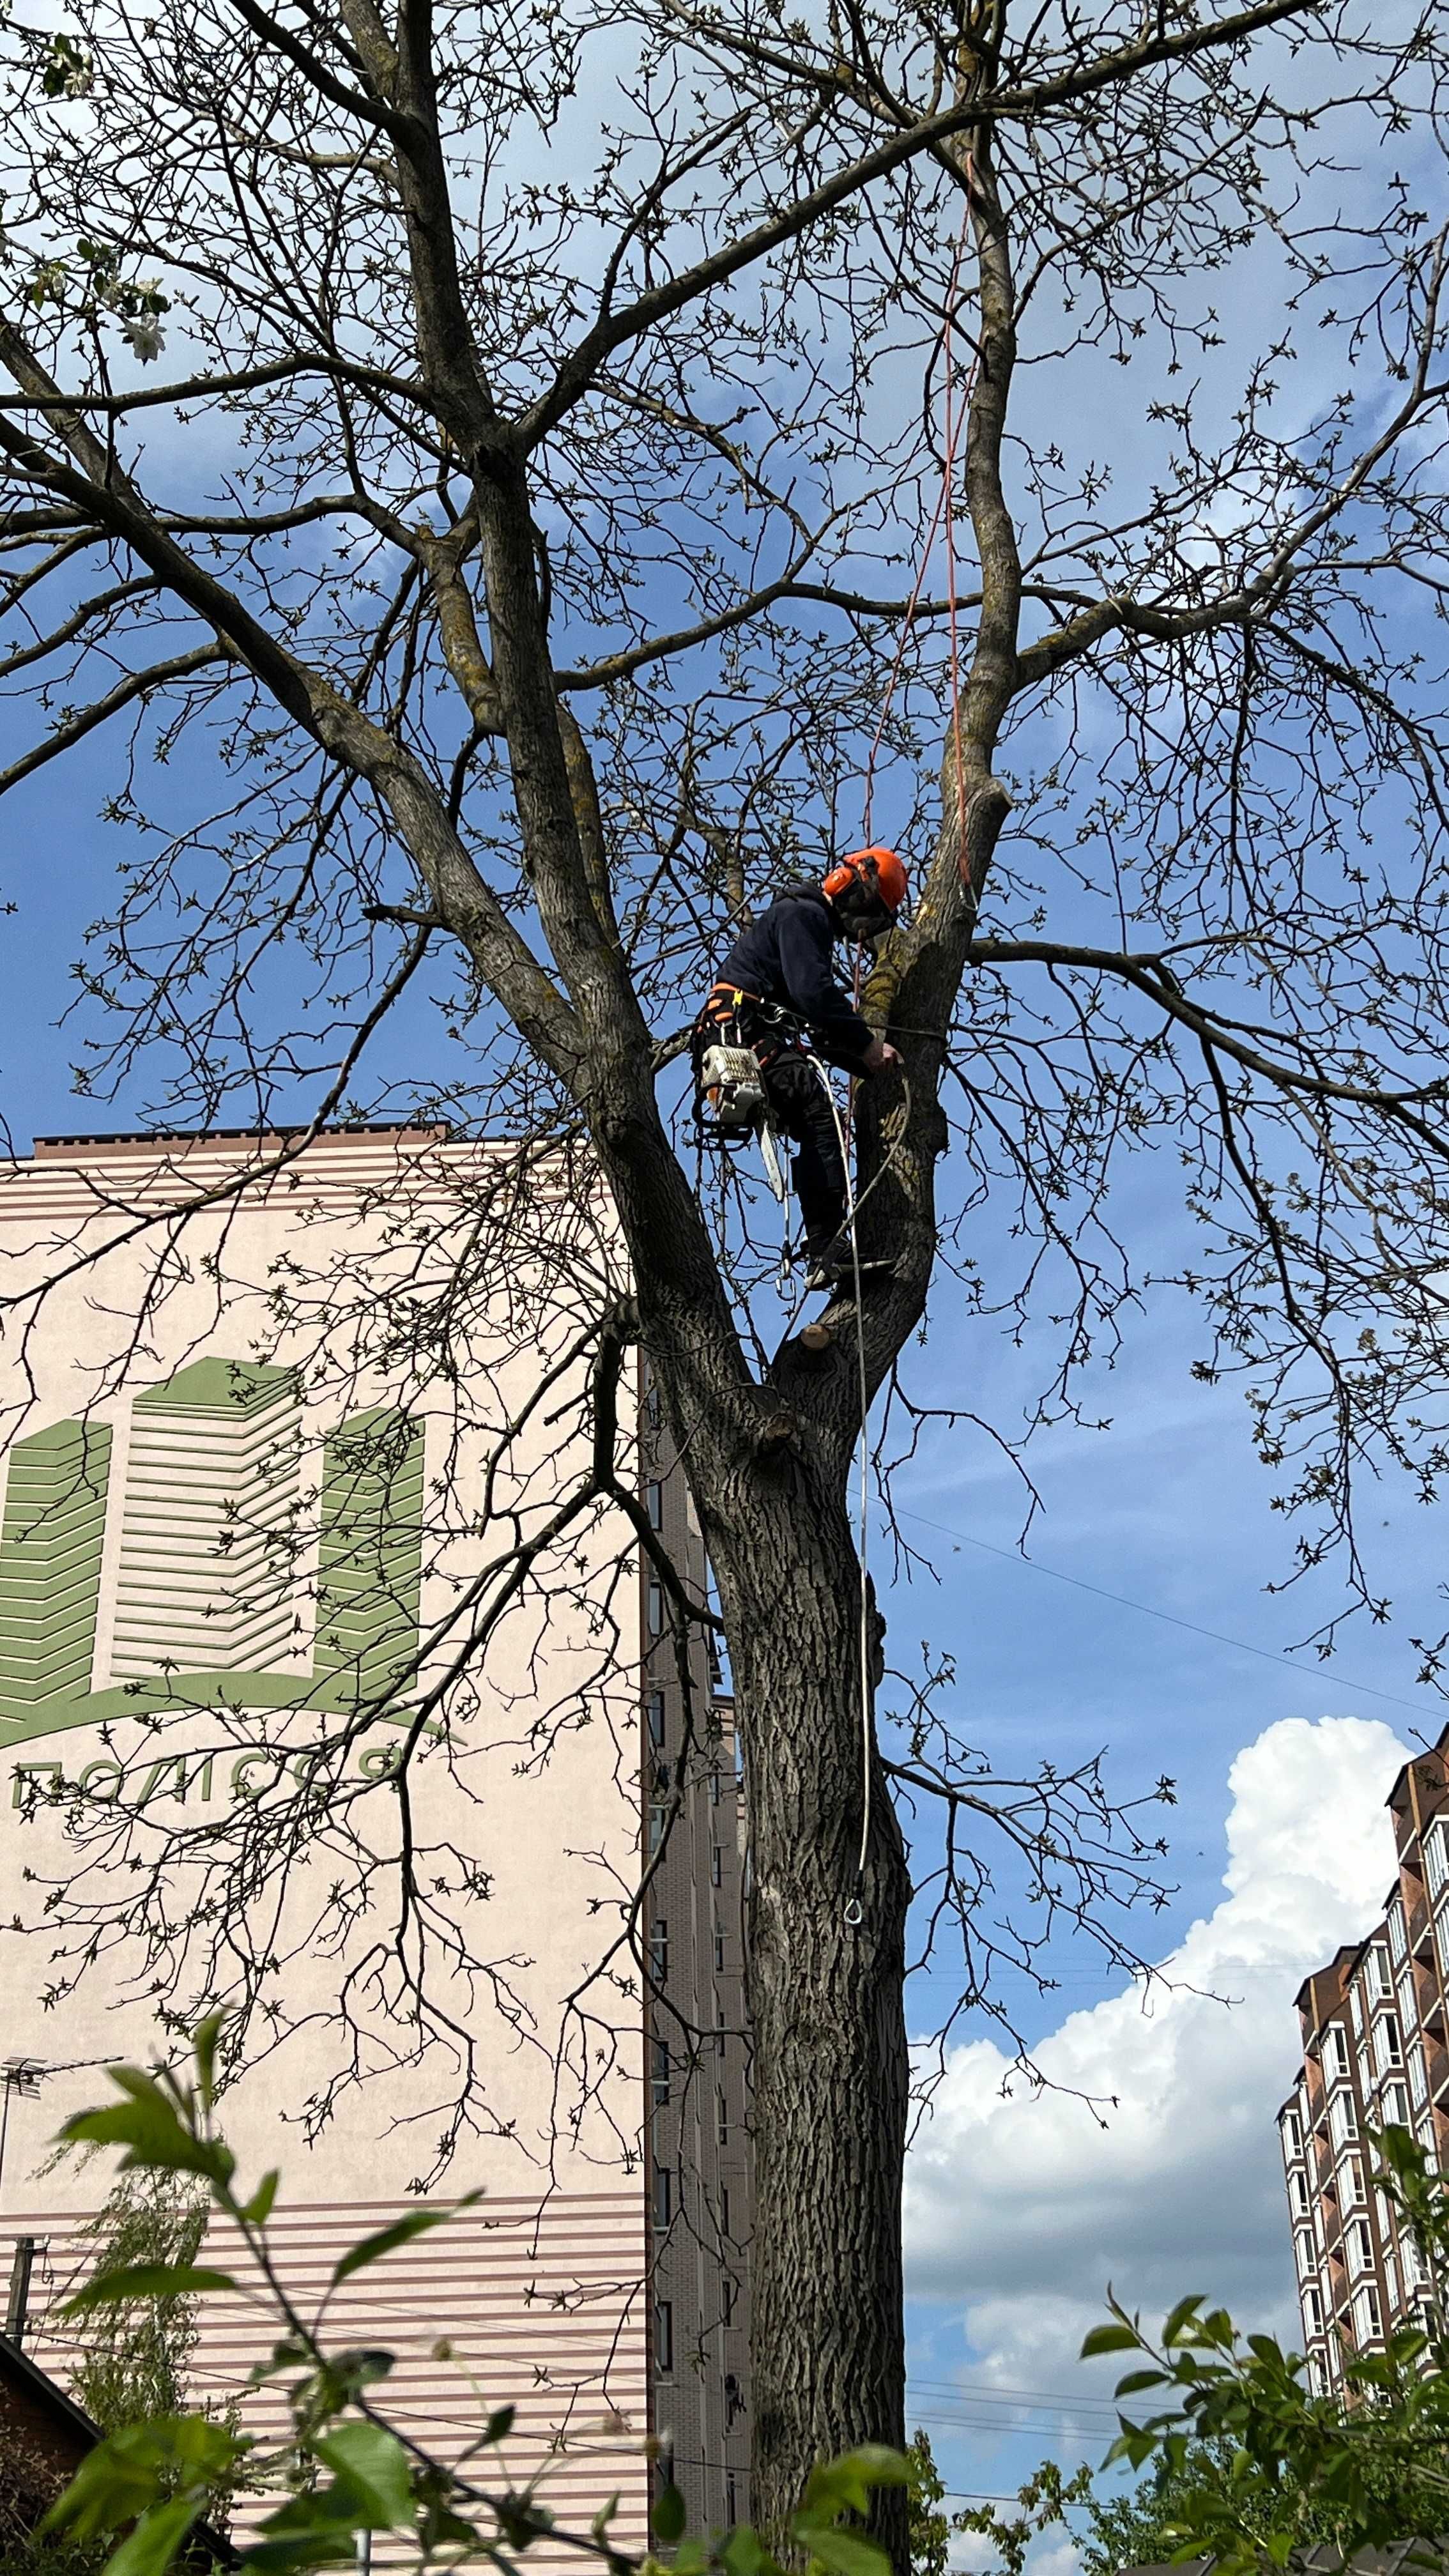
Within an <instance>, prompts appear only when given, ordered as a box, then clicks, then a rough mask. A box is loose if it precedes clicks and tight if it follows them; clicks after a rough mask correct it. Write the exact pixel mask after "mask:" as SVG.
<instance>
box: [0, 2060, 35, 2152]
mask: <svg viewBox="0 0 1449 2576" xmlns="http://www.w3.org/2000/svg"><path fill="white" fill-rule="evenodd" d="M44 2073H45V2069H44V2067H43V2066H40V2065H38V2064H37V2063H36V2060H35V2059H34V2058H33V2057H7V2058H6V2060H5V2063H4V2065H3V2066H0V2183H3V2181H4V2179H5V2141H6V2139H7V2138H8V2136H9V2134H10V2105H11V2103H12V2102H13V2101H14V2099H15V2096H16V2095H17V2093H18V2094H20V2095H21V2096H22V2097H23V2098H24V2099H25V2100H27V2101H28V2100H30V2099H31V2097H32V2096H33V2095H34V2094H36V2093H38V2092H39V2091H40V2079H41V2077H42V2075H43V2074H44Z"/></svg>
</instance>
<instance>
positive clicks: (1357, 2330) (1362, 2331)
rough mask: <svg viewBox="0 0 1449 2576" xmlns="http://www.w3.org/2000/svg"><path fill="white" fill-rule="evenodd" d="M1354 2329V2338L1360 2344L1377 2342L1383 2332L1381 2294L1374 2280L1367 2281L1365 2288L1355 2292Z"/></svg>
mask: <svg viewBox="0 0 1449 2576" xmlns="http://www.w3.org/2000/svg"><path fill="white" fill-rule="evenodd" d="M1353 2331H1354V2340H1355V2342H1356V2343H1359V2344H1366V2343H1373V2342H1375V2341H1376V2340H1377V2338H1378V2336H1379V2335H1380V2334H1381V2332H1382V2327H1381V2325H1380V2323H1379V2294H1378V2291H1377V2290H1376V2288H1375V2287H1374V2284H1373V2282H1372V2281H1365V2283H1364V2285H1363V2288H1362V2289H1361V2290H1358V2291H1356V2292H1355V2294H1354V2302H1353Z"/></svg>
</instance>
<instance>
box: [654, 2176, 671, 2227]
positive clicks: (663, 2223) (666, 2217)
mask: <svg viewBox="0 0 1449 2576" xmlns="http://www.w3.org/2000/svg"><path fill="white" fill-rule="evenodd" d="M673 2215H674V2176H673V2174H672V2173H671V2172H670V2170H669V2167H668V2165H656V2166H655V2168H654V2224H655V2226H656V2227H667V2226H668V2225H669V2222H670V2220H671V2218H672V2217H673Z"/></svg>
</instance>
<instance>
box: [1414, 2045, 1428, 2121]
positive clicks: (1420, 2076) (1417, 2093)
mask: <svg viewBox="0 0 1449 2576" xmlns="http://www.w3.org/2000/svg"><path fill="white" fill-rule="evenodd" d="M1409 2091H1410V2092H1411V2093H1412V2094H1413V2097H1414V2100H1415V2102H1416V2103H1417V2104H1418V2105H1419V2108H1420V2109H1421V2110H1422V2109H1423V2106H1424V2104H1425V2103H1426V2102H1427V2101H1428V2099H1429V2076H1428V2071H1427V2069H1426V2067H1425V2065H1424V2052H1423V2050H1422V2048H1421V2047H1420V2046H1419V2043H1418V2041H1417V2040H1415V2041H1414V2042H1413V2045H1412V2046H1411V2048H1410V2050H1409Z"/></svg>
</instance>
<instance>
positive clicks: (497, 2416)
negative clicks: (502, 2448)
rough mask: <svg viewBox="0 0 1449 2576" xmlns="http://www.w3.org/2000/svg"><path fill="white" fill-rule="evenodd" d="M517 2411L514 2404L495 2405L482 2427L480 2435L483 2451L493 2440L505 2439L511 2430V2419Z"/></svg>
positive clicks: (503, 2440)
mask: <svg viewBox="0 0 1449 2576" xmlns="http://www.w3.org/2000/svg"><path fill="white" fill-rule="evenodd" d="M517 2412H518V2409H517V2407H516V2406H497V2407H495V2408H494V2410H493V2413H492V2414H491V2415H490V2416H489V2418H488V2421H487V2423H486V2424H485V2425H484V2427H483V2432H482V2436H481V2441H482V2447H483V2449H484V2450H485V2451H486V2450H487V2449H488V2447H489V2445H490V2444H491V2443H493V2442H506V2441H507V2439H508V2436H509V2434H510V2433H511V2432H512V2430H513V2419H514V2417H515V2415H516V2414H517Z"/></svg>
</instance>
